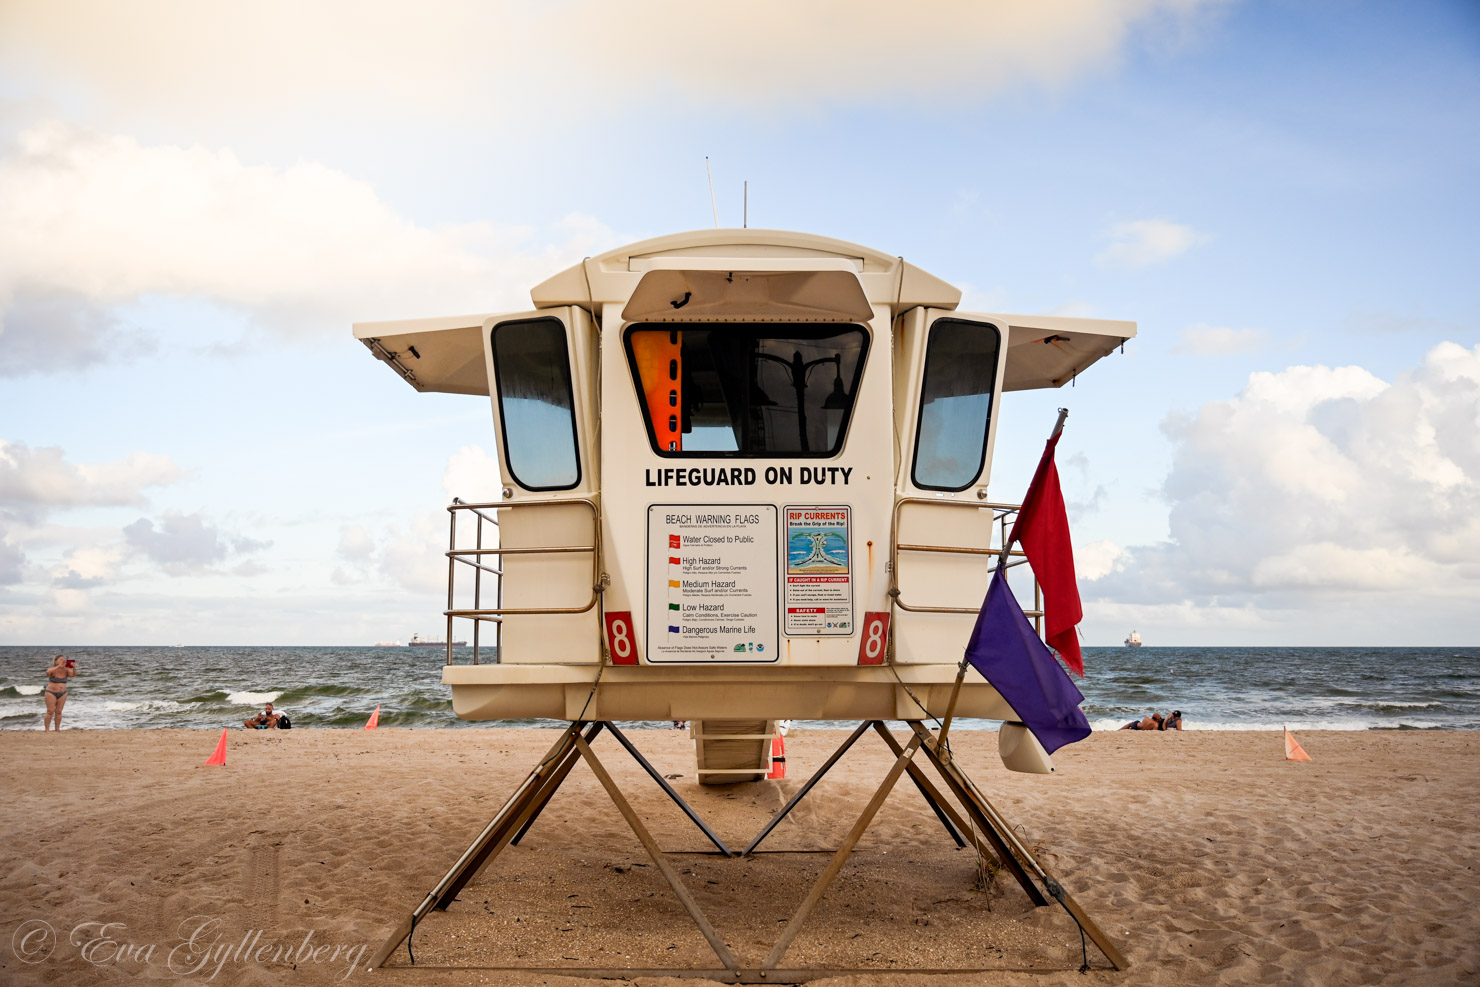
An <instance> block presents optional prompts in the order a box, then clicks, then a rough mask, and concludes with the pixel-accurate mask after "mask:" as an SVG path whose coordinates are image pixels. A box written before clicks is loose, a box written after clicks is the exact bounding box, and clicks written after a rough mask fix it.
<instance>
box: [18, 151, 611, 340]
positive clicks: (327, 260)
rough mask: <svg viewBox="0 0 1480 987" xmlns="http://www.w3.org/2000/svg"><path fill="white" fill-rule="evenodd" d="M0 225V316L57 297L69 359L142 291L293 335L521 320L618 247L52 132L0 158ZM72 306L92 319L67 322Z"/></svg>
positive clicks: (309, 178) (605, 236)
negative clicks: (386, 321) (203, 302)
mask: <svg viewBox="0 0 1480 987" xmlns="http://www.w3.org/2000/svg"><path fill="white" fill-rule="evenodd" d="M0 215H3V216H5V218H6V221H5V223H4V224H0V256H5V257H6V258H8V263H7V264H6V265H5V266H4V268H3V269H0V305H4V304H6V303H7V302H9V301H11V300H13V299H16V298H20V299H22V300H24V299H25V298H28V297H42V298H46V299H50V300H51V305H50V309H49V311H48V313H47V314H48V316H49V321H50V322H51V323H54V324H55V323H60V324H62V325H65V326H66V327H67V328H68V334H67V335H65V336H57V335H53V336H51V337H49V338H48V340H47V344H48V346H49V347H51V348H52V349H53V350H59V351H63V352H65V351H67V350H71V351H73V353H74V354H75V353H77V352H82V353H86V352H87V351H88V350H89V349H96V348H97V347H99V346H101V345H102V342H101V338H100V337H101V334H102V333H103V332H105V331H107V329H108V328H109V326H108V321H107V319H105V318H101V317H93V316H86V311H90V309H86V307H87V306H98V305H112V304H117V303H120V302H125V301H130V300H133V299H137V298H139V297H140V296H142V295H145V294H151V293H153V294H162V295H172V296H179V297H202V298H208V299H212V300H214V301H217V302H221V303H225V304H227V305H230V306H234V307H237V308H239V309H243V310H246V311H248V312H253V313H257V314H258V315H259V316H261V317H262V321H263V323H264V324H265V325H266V326H267V327H269V328H271V329H274V330H277V331H288V332H291V331H302V330H304V329H305V328H311V329H313V330H317V331H318V332H322V333H335V334H342V333H344V332H345V331H346V325H347V323H349V322H351V321H353V320H354V319H357V318H394V317H398V316H416V315H428V314H436V313H447V312H460V311H474V312H476V311H481V310H494V311H496V310H498V309H500V308H503V309H508V308H513V309H519V308H523V307H526V306H527V305H528V291H529V286H530V285H531V284H534V283H537V282H538V281H539V280H541V279H543V278H544V277H546V276H548V275H549V273H550V272H551V271H553V270H556V269H558V268H560V267H561V266H564V265H566V264H569V263H574V262H575V261H577V260H579V259H580V257H581V256H582V255H583V253H584V252H586V251H587V250H588V249H589V248H590V247H591V245H592V243H593V242H600V241H602V240H611V239H614V236H613V235H612V234H611V233H610V232H609V231H607V230H605V228H604V227H602V226H601V225H600V224H599V223H597V222H596V221H594V220H591V219H589V218H585V217H569V218H567V220H566V221H564V222H563V223H562V224H560V226H559V227H558V228H557V229H556V230H555V231H554V232H555V234H556V235H557V236H559V237H561V238H562V241H563V242H561V243H558V244H546V245H543V246H541V245H537V244H534V243H532V242H531V235H532V231H529V230H522V229H499V228H496V227H494V226H492V225H491V224H488V223H477V222H475V223H465V224H462V225H457V226H449V227H445V228H439V229H427V228H424V227H420V226H417V225H416V224H414V223H412V222H410V221H409V220H407V219H406V218H405V217H403V216H401V215H399V214H398V213H397V212H396V211H395V210H393V209H392V208H391V207H390V206H388V205H387V204H386V203H384V202H382V201H381V200H380V199H379V197H378V196H377V195H376V193H375V192H374V190H373V189H371V187H370V186H369V185H367V184H365V183H364V182H361V181H357V180H355V179H352V178H350V177H348V176H347V175H344V174H343V173H341V172H338V171H335V170H333V169H331V168H326V167H324V166H322V165H318V164H313V163H299V164H295V165H293V166H291V167H288V168H284V169H278V168H270V167H263V166H257V165H250V164H247V163H244V162H242V161H241V160H239V159H238V158H237V157H236V155H234V154H233V153H232V152H230V151H229V150H221V149H214V150H213V149H208V148H204V147H178V146H154V147H149V146H144V145H141V144H139V143H138V142H137V141H134V140H133V139H131V138H128V137H108V136H102V135H98V134H93V133H87V132H83V131H79V130H76V129H73V128H69V127H64V126H60V125H50V126H46V127H41V128H37V129H34V130H31V131H28V132H27V133H25V134H23V135H22V137H21V140H20V144H19V149H18V151H17V152H16V153H15V154H13V155H11V156H10V157H7V158H6V159H5V160H3V161H0ZM68 302H70V303H72V307H73V308H77V307H79V306H81V307H83V308H84V309H86V311H82V312H81V314H79V313H78V312H72V313H70V314H69V312H68V305H67V303H68ZM23 314H24V313H23V312H22V313H16V312H12V313H10V314H8V315H7V316H6V317H5V321H6V322H7V323H9V322H12V321H14V320H15V319H16V318H17V317H18V316H19V315H23ZM85 316H86V317H85ZM24 324H25V320H24V319H23V320H22V325H24ZM5 331H7V334H8V330H5ZM31 348H33V349H34V348H35V346H34V345H33V346H32V347H31ZM57 359H58V360H61V359H64V357H60V356H59V357H57ZM73 359H74V360H77V359H81V358H80V357H76V356H74V357H73Z"/></svg>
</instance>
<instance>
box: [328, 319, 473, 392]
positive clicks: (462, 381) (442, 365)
mask: <svg viewBox="0 0 1480 987" xmlns="http://www.w3.org/2000/svg"><path fill="white" fill-rule="evenodd" d="M488 318H489V316H488V315H452V316H442V317H440V318H432V319H402V320H399V321H395V322H356V323H355V338H356V339H358V340H359V341H360V342H362V343H364V344H365V345H366V346H367V347H368V348H369V349H370V352H371V353H374V354H375V356H376V358H378V359H380V360H382V361H384V362H385V363H386V365H388V366H389V367H390V368H391V369H392V370H394V371H395V372H396V373H398V374H400V375H401V377H402V378H403V379H404V380H405V381H406V382H407V383H408V384H410V385H411V386H412V387H414V388H416V389H417V390H418V391H441V392H444V393H447V394H478V395H482V396H483V397H487V396H488V369H487V366H486V365H485V364H484V362H483V323H484V321H485V320H486V319H488Z"/></svg>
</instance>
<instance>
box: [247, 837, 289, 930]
mask: <svg viewBox="0 0 1480 987" xmlns="http://www.w3.org/2000/svg"><path fill="white" fill-rule="evenodd" d="M282 845H283V840H282V834H280V833H253V834H252V839H251V842H250V843H248V845H247V862H246V869H245V873H244V874H243V879H242V886H243V889H244V891H245V894H244V895H243V897H244V904H245V905H246V906H247V908H248V909H249V910H251V911H252V912H253V913H254V914H256V915H259V916H261V917H262V919H263V920H264V923H265V924H267V925H271V923H272V921H273V920H274V919H276V918H277V913H278V892H279V891H280V890H281V884H282V864H281V859H280V858H281V854H280V852H279V849H280V848H281V847H282Z"/></svg>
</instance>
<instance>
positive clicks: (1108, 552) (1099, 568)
mask: <svg viewBox="0 0 1480 987" xmlns="http://www.w3.org/2000/svg"><path fill="white" fill-rule="evenodd" d="M1123 568H1125V549H1123V548H1121V547H1120V546H1119V545H1117V544H1115V543H1114V542H1113V541H1092V542H1088V543H1087V544H1084V545H1076V546H1075V547H1074V574H1075V575H1076V576H1077V577H1079V578H1080V579H1082V580H1090V581H1093V580H1096V579H1100V578H1102V577H1104V576H1108V575H1109V574H1110V573H1112V572H1118V571H1119V570H1121V569H1123Z"/></svg>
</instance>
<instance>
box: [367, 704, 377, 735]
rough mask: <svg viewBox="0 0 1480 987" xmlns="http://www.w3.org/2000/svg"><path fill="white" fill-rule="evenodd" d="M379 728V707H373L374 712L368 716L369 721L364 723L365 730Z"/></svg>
mask: <svg viewBox="0 0 1480 987" xmlns="http://www.w3.org/2000/svg"><path fill="white" fill-rule="evenodd" d="M378 726H380V707H379V706H377V707H375V712H373V713H371V714H370V719H368V720H366V721H365V729H366V730H374V729H375V728H376V727H378Z"/></svg>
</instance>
